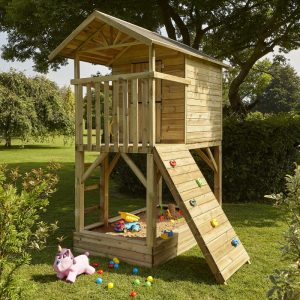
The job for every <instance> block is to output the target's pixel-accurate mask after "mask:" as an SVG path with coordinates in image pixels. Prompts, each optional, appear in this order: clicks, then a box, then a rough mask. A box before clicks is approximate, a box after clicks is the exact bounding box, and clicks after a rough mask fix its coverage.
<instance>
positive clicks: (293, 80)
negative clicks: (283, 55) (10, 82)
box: [255, 61, 300, 113]
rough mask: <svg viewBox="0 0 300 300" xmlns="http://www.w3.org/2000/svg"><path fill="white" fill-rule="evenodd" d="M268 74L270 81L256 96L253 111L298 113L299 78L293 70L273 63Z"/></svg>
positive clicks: (286, 65) (278, 63) (299, 106)
mask: <svg viewBox="0 0 300 300" xmlns="http://www.w3.org/2000/svg"><path fill="white" fill-rule="evenodd" d="M269 73H270V74H272V80H271V81H270V83H269V84H268V86H267V87H266V88H265V90H264V91H263V93H262V94H261V95H259V96H258V98H257V105H256V106H255V110H258V111H261V112H263V113H278V112H288V111H300V77H299V76H298V75H297V73H296V71H295V69H294V68H293V67H292V66H291V65H289V64H287V63H284V64H282V63H281V62H278V61H275V62H274V63H273V64H272V66H271V67H270V70H269Z"/></svg>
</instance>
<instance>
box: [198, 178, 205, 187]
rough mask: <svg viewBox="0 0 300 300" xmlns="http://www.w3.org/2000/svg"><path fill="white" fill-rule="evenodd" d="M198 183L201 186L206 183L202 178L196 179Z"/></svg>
mask: <svg viewBox="0 0 300 300" xmlns="http://www.w3.org/2000/svg"><path fill="white" fill-rule="evenodd" d="M196 183H197V184H198V186H199V187H201V186H202V185H203V184H204V183H203V181H202V179H201V178H198V179H196Z"/></svg>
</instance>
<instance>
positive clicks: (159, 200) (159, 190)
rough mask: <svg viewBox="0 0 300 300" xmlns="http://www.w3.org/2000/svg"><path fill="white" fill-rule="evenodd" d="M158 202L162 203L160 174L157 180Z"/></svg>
mask: <svg viewBox="0 0 300 300" xmlns="http://www.w3.org/2000/svg"><path fill="white" fill-rule="evenodd" d="M157 188H158V204H159V205H160V206H161V205H162V176H160V179H159V181H158V187H157Z"/></svg>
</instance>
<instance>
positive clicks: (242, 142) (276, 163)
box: [223, 113, 300, 202]
mask: <svg viewBox="0 0 300 300" xmlns="http://www.w3.org/2000/svg"><path fill="white" fill-rule="evenodd" d="M299 144H300V116H299V115H298V116H297V115H293V114H276V115H266V116H264V117H263V118H262V115H261V114H256V113H255V114H250V115H249V116H248V117H247V118H246V119H245V120H240V119H238V118H228V119H226V120H224V135H223V199H224V200H225V201H227V202H237V201H243V202H244V201H257V200H259V199H262V198H263V196H264V195H265V194H271V193H274V192H275V191H276V190H280V189H283V187H284V179H283V178H284V176H285V174H291V173H292V171H293V169H292V167H291V166H292V165H293V163H294V162H297V161H299V149H298V148H297V146H298V145H299Z"/></svg>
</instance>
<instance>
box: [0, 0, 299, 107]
mask: <svg viewBox="0 0 300 300" xmlns="http://www.w3.org/2000/svg"><path fill="white" fill-rule="evenodd" d="M94 9H98V10H100V11H103V12H106V13H109V14H112V15H114V16H116V17H120V18H122V19H125V20H127V21H129V22H132V23H135V24H137V25H141V26H143V27H146V28H148V29H150V30H159V28H160V27H162V26H165V28H166V31H167V33H168V36H169V37H170V38H172V39H176V40H178V41H181V42H183V43H185V44H187V45H189V46H192V47H194V48H195V49H200V50H204V51H205V52H206V53H208V54H211V55H213V56H215V57H217V58H219V59H225V60H227V61H229V62H230V63H231V64H232V65H233V66H234V67H237V69H238V72H237V74H236V76H235V77H234V79H233V80H232V82H231V85H230V88H229V90H228V92H229V100H230V103H231V105H232V108H233V110H235V111H244V110H245V107H244V106H245V105H244V104H243V102H242V98H241V95H240V93H239V92H240V86H241V84H242V83H243V82H244V80H245V79H246V78H247V76H248V74H249V72H250V70H251V69H252V67H253V66H254V64H255V63H256V62H257V61H258V60H259V59H260V58H262V57H263V56H264V55H266V54H267V53H270V52H272V51H273V50H274V47H276V46H278V47H279V48H280V50H281V51H284V52H288V51H290V50H292V49H296V48H298V47H299V44H300V21H299V20H300V5H299V1H298V0H245V1H239V0H230V1H228V0H214V1H211V0H204V1H199V0H191V1H186V0H183V1H179V0H149V1H138V0H128V1H123V2H122V4H120V1H118V0H101V1H100V0H93V1H88V2H86V1H78V0H77V1H70V0H66V1H57V0H49V1H42V0H20V1H11V0H2V1H0V24H2V25H1V27H0V30H2V31H6V32H7V33H8V44H7V45H5V46H4V47H3V54H2V56H3V57H4V58H5V59H8V60H13V59H18V60H21V61H22V60H25V59H27V58H33V60H34V62H35V68H36V69H37V70H38V71H42V72H46V71H47V70H48V67H49V62H48V59H47V56H48V54H49V53H50V51H51V50H53V49H54V48H55V47H56V46H57V45H58V44H59V43H60V42H61V41H63V40H64V39H65V37H66V36H68V35H69V33H70V32H71V31H72V30H73V29H74V28H75V27H76V26H78V25H79V24H80V23H81V22H82V21H83V20H84V18H86V17H87V15H88V14H90V13H91V12H92V11H93V10H94ZM49 12H51V13H49ZM36 24H39V26H36ZM65 63H66V60H64V59H61V58H58V59H56V60H55V61H54V62H52V63H51V64H50V66H51V67H52V68H54V69H56V68H58V67H59V65H60V64H65Z"/></svg>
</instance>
